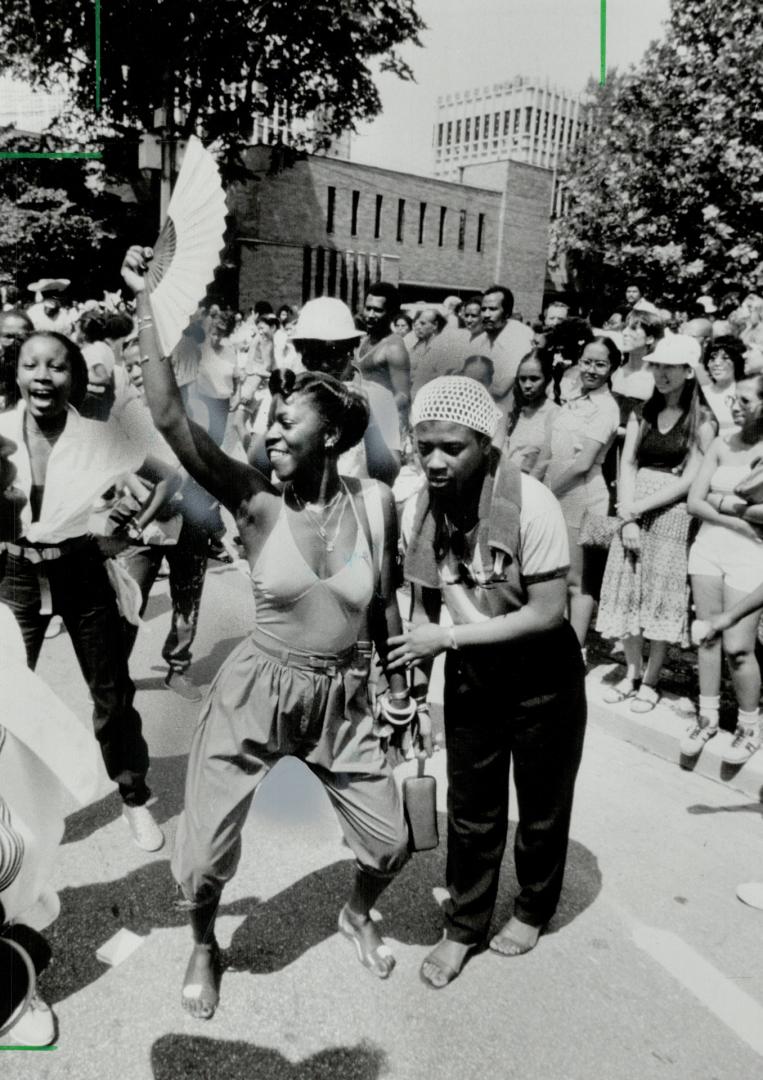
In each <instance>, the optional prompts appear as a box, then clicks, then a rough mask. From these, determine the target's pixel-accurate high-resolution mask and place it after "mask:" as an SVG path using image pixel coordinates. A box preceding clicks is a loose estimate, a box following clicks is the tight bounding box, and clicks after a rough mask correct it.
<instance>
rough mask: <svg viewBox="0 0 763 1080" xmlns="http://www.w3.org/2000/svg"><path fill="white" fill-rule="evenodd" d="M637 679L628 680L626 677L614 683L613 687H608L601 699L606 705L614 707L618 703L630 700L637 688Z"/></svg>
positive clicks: (638, 681) (638, 682)
mask: <svg viewBox="0 0 763 1080" xmlns="http://www.w3.org/2000/svg"><path fill="white" fill-rule="evenodd" d="M639 684H640V680H639V679H635V680H634V679H629V678H628V677H627V676H626V678H624V679H621V680H620V682H619V683H615V685H614V686H610V688H609V690H607V692H606V694H605V695H604V697H603V698H602V700H603V701H605V702H606V703H607V705H616V704H618V702H620V701H627V700H628V698H632V697H633V696H634V695H635V693H636V691H637V690H638V688H639Z"/></svg>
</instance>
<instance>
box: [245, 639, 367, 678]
mask: <svg viewBox="0 0 763 1080" xmlns="http://www.w3.org/2000/svg"><path fill="white" fill-rule="evenodd" d="M251 637H252V641H253V642H254V644H255V645H256V646H257V648H258V649H259V651H260V652H263V653H265V655H266V656H270V657H272V658H273V659H274V660H278V661H279V662H280V663H281V664H285V665H286V667H294V668H302V669H304V670H306V671H319V672H321V674H323V675H329V676H333V675H338V674H339V672H340V671H344V670H345V669H346V668H348V667H349V666H350V665H351V663H352V661H353V659H354V658H355V656H356V653H357V646H355V645H352V646H351V647H350V648H349V649H345V650H344V652H341V653H307V652H302V651H301V650H300V649H291V648H289V646H288V645H284V644H283V643H282V642H280V641H278V640H277V639H276V638H274V637H273V636H272V635H271V634H268V633H266V632H265V631H263V630H253V631H252V634H251Z"/></svg>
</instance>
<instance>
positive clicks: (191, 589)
mask: <svg viewBox="0 0 763 1080" xmlns="http://www.w3.org/2000/svg"><path fill="white" fill-rule="evenodd" d="M208 549H209V537H208V535H207V533H205V532H204V531H203V530H202V529H200V528H197V527H195V526H193V525H191V524H189V523H188V522H187V521H184V522H183V526H182V528H181V530H180V536H179V537H178V542H177V544H167V545H166V546H158V545H144V546H141V547H130V548H128V549H127V550H126V551H125V552H124V554H123V555H122V556H121V559H122V562H123V563H124V565H125V567H126V568H127V569H128V570H129V572H130V574H131V575H132V577H133V578H134V579H135V580H136V581H137V583H138V585H139V587H140V593H141V596H142V598H143V602H142V604H141V608H140V613H141V615H142V614H143V613H144V611H145V610H146V605H147V604H148V597H149V594H150V592H151V588H152V586H153V584H154V582H155V581H156V577H157V574H158V573H159V570H160V569H161V565H162V562H163V561H164V559H166V560H167V565H168V566H169V570H170V597H171V599H172V622H171V623H170V630H169V633H168V634H167V638H166V640H165V642H164V647H163V648H162V658H163V659H164V660H166V661H167V664H168V665H169V667H170V669H171V670H172V671H186V670H187V668H188V667H190V664H191V646H192V645H193V642H194V638H195V637H196V629H197V627H198V624H199V607H200V606H201V593H202V590H203V588H204V575H205V573H206V569H207V551H208ZM124 628H125V640H126V642H127V648H128V655H129V653H131V652H132V649H133V646H134V645H135V638H136V637H137V635H138V628H137V626H134V625H133V624H132V623H128V622H127V621H125V624H124Z"/></svg>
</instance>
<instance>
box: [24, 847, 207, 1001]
mask: <svg viewBox="0 0 763 1080" xmlns="http://www.w3.org/2000/svg"><path fill="white" fill-rule="evenodd" d="M59 897H60V900H61V914H60V915H59V917H58V919H56V921H55V922H54V923H53V924H52V926H51V927H50V928H49V929H48V930H46V931H45V936H46V938H47V939H48V941H49V942H50V945H51V948H52V950H53V961H52V963H51V965H50V967H49V968H48V970H47V971H46V972H45V974H44V975H43V976H42V978H41V979H40V992H41V994H42V995H43V996H44V997H45V1000H46V1001H48V1002H49V1003H50V1004H51V1005H55V1003H56V1002H57V1001H62V1000H63V999H64V998H67V997H69V996H70V995H71V994H76V993H77V991H79V990H82V989H83V988H84V987H86V986H88V985H89V984H90V983H92V982H95V981H96V979H99V978H100V977H101V976H102V975H105V974H106V972H108V971H109V970H110V969H109V968H108V967H107V966H106V965H105V964H103V963H101V961H100V960H97V959H96V956H95V951H96V949H98V948H99V947H100V946H101V945H103V943H104V942H105V941H108V939H109V938H110V937H111V936H112V935H113V934H115V933H116V932H117V930H120V929H121V928H122V927H126V928H127V929H128V930H132V931H133V933H135V934H140V935H141V936H145V935H147V934H148V933H149V931H151V930H152V929H153V928H154V927H172V926H184V925H185V923H186V921H187V919H186V915H185V914H184V913H183V912H181V911H176V910H175V908H174V906H173V900H174V898H175V883H174V881H173V879H172V875H171V874H170V865H169V862H168V861H167V860H166V859H162V860H158V861H155V862H151V863H148V864H147V865H146V866H141V867H140V869H138V870H135V871H133V872H132V873H130V874H127V875H126V876H125V877H122V878H117V879H116V880H115V881H104V882H98V883H97V884H93V885H83V886H81V887H80V888H75V889H62V890H61V892H60V893H59Z"/></svg>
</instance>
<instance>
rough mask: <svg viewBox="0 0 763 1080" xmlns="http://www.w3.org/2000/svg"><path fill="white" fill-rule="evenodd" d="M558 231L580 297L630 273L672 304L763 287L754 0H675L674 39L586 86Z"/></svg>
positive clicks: (761, 95) (761, 54) (762, 101)
mask: <svg viewBox="0 0 763 1080" xmlns="http://www.w3.org/2000/svg"><path fill="white" fill-rule="evenodd" d="M587 112H588V115H589V118H590V121H591V131H590V134H589V135H588V136H587V137H586V138H585V139H583V140H581V142H580V143H579V145H578V147H577V148H576V150H575V152H574V153H573V154H572V156H571V157H570V159H569V160H568V162H567V163H566V166H565V169H564V173H563V177H562V178H563V180H564V182H565V183H566V185H567V192H568V196H567V209H566V211H565V213H564V214H563V216H562V217H561V219H560V220H559V221H558V222H557V223H556V225H555V241H556V245H557V252H558V253H564V254H565V255H566V256H567V259H568V263H569V264H570V265H571V266H572V268H573V269H574V270H575V272H576V274H577V279H578V284H579V285H580V286H581V287H582V291H584V292H588V293H589V294H591V295H593V296H595V295H597V294H598V296H599V297H601V296H602V295H603V294H604V293H606V292H615V291H620V290H621V287H622V284H623V283H624V281H625V280H626V279H627V278H628V277H636V278H640V279H642V280H643V281H644V282H645V284H646V286H647V289H648V292H649V295H651V296H654V297H659V296H665V297H666V298H668V299H670V300H673V301H676V302H677V301H683V300H686V299H690V298H695V297H696V296H698V295H700V294H701V293H703V292H707V291H708V290H711V291H714V292H715V293H716V294H717V293H718V292H720V291H722V290H723V287H724V286H725V285H728V284H740V285H743V286H744V287H747V288H753V289H759V288H760V287H761V286H762V285H763V213H762V212H761V210H763V188H762V187H761V177H763V20H761V18H760V11H759V10H758V9H757V8H756V5H754V4H750V3H749V2H748V0H672V7H671V17H670V22H669V24H668V27H667V33H666V36H665V39H664V40H663V41H661V42H654V43H652V45H651V46H650V47H649V49H648V50H647V52H646V54H645V55H644V57H643V59H642V60H641V62H640V63H639V64H638V65H637V66H636V67H635V68H631V69H630V70H629V71H628V72H625V73H620V74H618V73H617V72H611V73H610V74H609V75H608V77H607V81H606V84H605V85H604V86H603V87H590V102H589V104H588V106H587Z"/></svg>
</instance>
